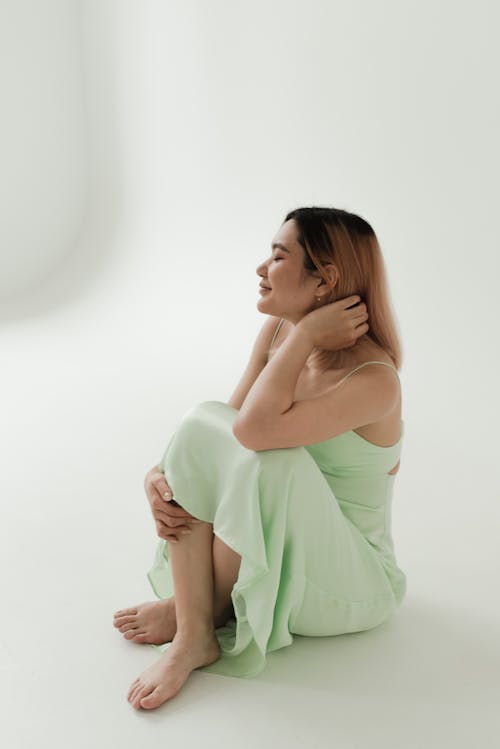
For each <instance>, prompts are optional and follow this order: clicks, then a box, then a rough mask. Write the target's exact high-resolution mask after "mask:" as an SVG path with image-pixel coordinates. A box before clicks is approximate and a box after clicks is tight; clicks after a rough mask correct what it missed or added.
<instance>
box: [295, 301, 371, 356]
mask: <svg viewBox="0 0 500 749" xmlns="http://www.w3.org/2000/svg"><path fill="white" fill-rule="evenodd" d="M358 302H360V304H358ZM353 304H355V305H356V306H355V307H352V306H351V305H353ZM348 307H350V309H348ZM367 319H368V312H367V311H366V304H365V303H364V302H361V297H360V296H359V295H358V294H354V295H352V296H348V297H346V298H345V299H337V301H336V302H329V303H328V304H325V305H324V306H323V307H319V308H318V309H314V310H312V312H308V313H307V315H304V317H303V318H302V319H301V320H300V321H299V323H298V325H299V326H300V327H301V328H304V329H305V330H306V331H307V332H308V334H309V335H310V337H311V340H312V342H313V345H314V346H317V347H318V348H321V349H326V350H329V351H337V350H338V349H343V348H350V347H351V346H354V344H355V343H356V341H357V340H358V338H359V336H362V335H364V333H366V332H367V330H368V328H369V325H368V323H366V322H365V320H367Z"/></svg>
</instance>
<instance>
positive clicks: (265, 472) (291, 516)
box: [114, 207, 406, 709]
mask: <svg viewBox="0 0 500 749" xmlns="http://www.w3.org/2000/svg"><path fill="white" fill-rule="evenodd" d="M257 274H258V275H259V276H260V277H261V287H262V288H261V291H260V293H261V298H260V300H259V305H258V306H259V309H260V310H261V311H262V312H264V313H265V314H266V315H267V316H268V317H267V318H266V321H265V322H264V324H263V326H262V329H261V331H260V333H259V335H258V336H257V339H256V341H255V344H254V347H253V350H252V354H251V357H250V361H249V364H248V367H247V369H246V371H245V373H244V375H243V377H242V379H241V381H240V383H239V385H238V387H237V388H236V390H235V392H234V393H233V395H232V397H231V399H230V400H229V403H223V402H221V401H206V402H203V403H200V404H197V405H195V406H193V407H192V408H191V409H190V410H189V411H188V412H187V413H186V414H185V415H184V417H183V419H182V421H181V423H180V425H179V427H178V429H177V430H176V431H175V433H174V434H173V436H172V437H171V439H170V442H169V444H168V446H167V448H166V451H165V453H164V456H163V458H162V460H161V461H160V464H159V465H158V466H155V467H154V468H153V469H151V471H149V473H148V474H147V476H146V479H145V487H146V491H147V494H148V498H149V501H150V503H151V508H152V511H153V516H154V519H155V522H156V528H157V531H158V535H159V536H160V537H161V539H162V540H161V541H160V542H159V545H158V548H157V552H156V557H155V561H154V565H153V568H152V569H151V570H150V572H149V573H148V578H149V580H150V583H151V585H152V587H153V589H154V591H155V593H156V594H157V596H158V597H159V598H160V599H161V600H160V601H155V602H148V603H143V604H140V605H138V606H136V607H133V608H130V609H125V610H122V611H118V612H116V614H115V616H114V625H115V627H117V629H119V631H120V632H122V633H123V635H124V637H126V638H127V639H129V640H131V641H133V642H139V643H149V644H151V645H153V646H154V647H156V648H158V649H159V650H160V651H161V652H162V656H161V657H160V658H159V659H158V660H157V661H156V662H155V663H154V664H153V665H152V666H150V667H149V668H148V669H146V670H145V671H144V672H143V673H142V674H141V675H140V677H138V678H137V679H136V680H135V681H134V682H133V684H132V685H131V687H130V690H129V693H128V700H129V702H130V703H131V704H132V705H133V706H134V707H135V708H137V709H139V708H146V709H151V708H155V707H157V706H158V705H160V704H162V703H163V702H164V701H165V700H168V699H170V698H171V697H173V696H174V695H175V694H176V693H177V692H178V691H179V690H180V688H181V687H182V685H183V684H184V682H185V681H186V680H187V678H188V676H189V674H190V672H191V671H192V670H193V669H196V668H200V669H203V670H206V671H210V672H213V673H221V674H228V675H233V676H253V675H255V674H257V673H259V672H260V671H261V670H262V669H263V668H264V666H265V661H266V653H268V652H270V651H272V650H276V649H278V648H280V647H284V646H286V645H289V644H291V642H292V641H293V637H292V633H295V634H301V635H309V636H322V635H334V634H341V633H345V632H357V631H361V630H365V629H370V628H372V627H376V626H377V625H379V624H381V623H382V622H383V621H385V620H386V619H387V618H388V617H389V616H390V615H391V613H392V612H393V611H394V610H395V609H396V608H397V607H398V606H399V605H400V603H401V601H402V600H403V597H404V595H405V592H406V576H405V574H404V573H403V572H402V570H400V569H399V567H398V565H397V562H396V558H395V555H394V546H393V542H392V537H391V522H390V520H391V516H390V510H391V500H392V488H393V481H394V476H395V473H396V472H397V470H398V468H399V457H400V452H401V444H402V436H403V422H402V420H401V390H400V383H399V376H398V374H397V369H398V368H399V367H400V366H401V350H400V345H399V341H398V336H397V333H396V330H395V323H394V319H393V316H392V312H391V308H390V303H389V298H388V292H387V285H386V277H385V270H384V263H383V258H382V254H381V251H380V247H379V244H378V241H377V238H376V236H375V233H374V232H373V229H372V228H371V226H370V225H369V224H368V223H367V222H366V221H364V220H363V219H362V218H360V217H359V216H356V215H355V214H352V213H348V212H346V211H343V210H337V209H334V208H316V207H313V208H299V209H297V210H295V211H292V212H291V213H289V214H288V215H287V216H286V218H285V221H284V222H283V224H282V226H281V228H280V229H279V231H278V233H277V235H276V237H275V239H274V242H273V244H272V253H271V255H270V256H269V257H268V258H267V259H266V260H265V261H264V262H263V263H262V264H261V265H259V266H258V268H257ZM363 300H364V301H363ZM367 310H369V312H370V323H369V324H368V322H367V320H368V313H367ZM381 365H382V366H381ZM283 448H286V449H283ZM175 498H176V499H175ZM165 500H166V501H165ZM174 591H175V598H174V596H173V593H174Z"/></svg>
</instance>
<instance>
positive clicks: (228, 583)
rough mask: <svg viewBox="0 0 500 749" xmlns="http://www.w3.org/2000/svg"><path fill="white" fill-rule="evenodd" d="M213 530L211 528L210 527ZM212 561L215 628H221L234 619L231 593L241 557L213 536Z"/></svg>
mask: <svg viewBox="0 0 500 749" xmlns="http://www.w3.org/2000/svg"><path fill="white" fill-rule="evenodd" d="M211 527H212V528H213V526H211ZM212 560H213V566H214V611H215V623H216V624H215V626H222V625H223V624H225V623H226V622H227V620H228V619H230V618H232V617H234V608H233V602H232V600H231V591H232V590H233V586H234V584H235V582H236V580H237V579H238V573H239V570H240V564H241V556H240V555H239V554H237V553H236V552H235V551H234V550H233V549H231V548H230V547H229V546H227V544H225V543H224V542H223V541H222V540H221V539H220V538H219V536H216V535H215V533H214V534H213V544H212Z"/></svg>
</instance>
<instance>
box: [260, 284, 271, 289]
mask: <svg viewBox="0 0 500 749" xmlns="http://www.w3.org/2000/svg"><path fill="white" fill-rule="evenodd" d="M259 289H260V290H261V291H271V288H270V287H269V286H264V285H263V284H260V286H259Z"/></svg>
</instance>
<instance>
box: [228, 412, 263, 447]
mask: <svg viewBox="0 0 500 749" xmlns="http://www.w3.org/2000/svg"><path fill="white" fill-rule="evenodd" d="M233 434H234V436H235V437H236V439H237V440H238V442H239V443H240V444H241V445H243V447H246V448H247V450H258V449H259V447H258V444H257V440H256V433H255V429H253V428H251V427H249V425H248V424H245V422H244V421H241V420H240V421H239V420H238V418H236V419H235V420H234V422H233Z"/></svg>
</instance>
